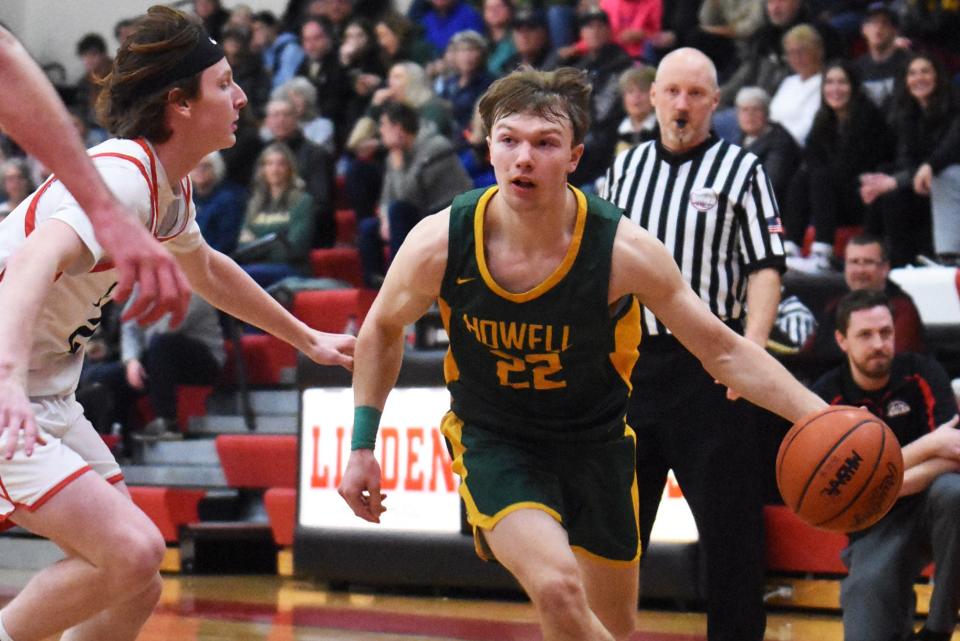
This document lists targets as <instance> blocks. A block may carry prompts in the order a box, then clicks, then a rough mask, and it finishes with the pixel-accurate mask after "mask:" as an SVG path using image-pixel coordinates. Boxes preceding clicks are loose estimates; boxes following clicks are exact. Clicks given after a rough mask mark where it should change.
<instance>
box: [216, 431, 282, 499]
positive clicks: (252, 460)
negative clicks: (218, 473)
mask: <svg viewBox="0 0 960 641" xmlns="http://www.w3.org/2000/svg"><path fill="white" fill-rule="evenodd" d="M216 443H217V455H218V456H219V457H220V464H221V465H222V466H223V474H224V476H225V477H226V479H227V484H228V485H229V486H230V487H234V488H239V489H262V490H265V489H268V488H271V487H289V488H295V487H296V486H297V437H296V436H287V435H273V434H271V435H262V434H221V435H220V436H218V437H217V438H216Z"/></svg>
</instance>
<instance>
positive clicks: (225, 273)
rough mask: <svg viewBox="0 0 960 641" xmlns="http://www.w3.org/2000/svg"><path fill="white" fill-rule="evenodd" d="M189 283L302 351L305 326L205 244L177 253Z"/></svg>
mask: <svg viewBox="0 0 960 641" xmlns="http://www.w3.org/2000/svg"><path fill="white" fill-rule="evenodd" d="M177 259H178V262H179V263H180V266H181V267H182V268H183V271H184V272H185V273H186V275H187V278H188V279H189V281H190V286H191V287H193V289H194V291H195V292H196V293H197V294H199V295H200V296H201V297H202V298H203V299H204V300H206V301H207V302H209V303H210V304H211V305H213V306H214V307H216V308H217V309H220V310H222V311H224V312H226V313H227V314H230V315H231V316H233V317H235V318H238V319H240V320H241V321H243V322H245V323H248V324H250V325H253V326H254V327H258V328H260V329H262V330H263V331H265V332H267V333H269V334H272V335H273V336H276V337H277V338H279V339H280V340H282V341H285V342H287V343H289V344H290V345H293V346H294V347H296V348H297V349H298V350H300V351H303V350H304V348H305V346H306V341H307V329H308V328H307V326H306V325H304V324H303V323H302V322H301V321H299V320H297V319H296V318H295V317H294V316H293V315H291V314H290V313H289V312H288V311H287V310H286V309H284V308H283V306H282V305H280V303H278V302H277V301H276V300H275V299H274V298H273V297H272V296H270V295H269V294H268V293H267V292H265V291H264V290H263V288H262V287H260V285H258V284H257V283H256V281H254V280H253V279H252V278H250V276H249V275H248V274H247V273H246V272H245V271H243V269H241V268H240V266H239V265H237V264H236V263H235V262H233V260H231V259H230V258H227V257H226V256H224V255H223V254H221V253H220V252H218V251H216V250H214V249H212V248H210V247H209V246H208V245H204V246H203V247H202V248H201V249H199V250H197V251H196V252H192V253H191V254H188V255H186V256H178V257H177Z"/></svg>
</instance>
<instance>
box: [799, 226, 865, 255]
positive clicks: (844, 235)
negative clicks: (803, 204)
mask: <svg viewBox="0 0 960 641" xmlns="http://www.w3.org/2000/svg"><path fill="white" fill-rule="evenodd" d="M816 233H817V230H816V228H814V226H813V225H810V226H809V227H807V231H806V232H805V233H804V235H803V247H802V248H801V250H800V253H801V254H803V255H804V256H809V255H810V246H811V245H812V244H813V239H814V236H815V235H816ZM862 233H863V227H859V226H856V225H849V226H846V227H837V231H836V232H834V234H833V255H834V256H836V257H837V258H843V252H844V251H845V250H846V248H847V243H848V242H849V241H850V239H851V238H853V237H854V236H857V235H858V234H862Z"/></svg>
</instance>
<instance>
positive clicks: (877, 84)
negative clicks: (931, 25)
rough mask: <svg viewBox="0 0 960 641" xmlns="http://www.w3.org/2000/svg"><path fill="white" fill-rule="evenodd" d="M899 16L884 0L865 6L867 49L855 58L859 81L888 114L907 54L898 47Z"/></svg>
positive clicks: (876, 103)
mask: <svg viewBox="0 0 960 641" xmlns="http://www.w3.org/2000/svg"><path fill="white" fill-rule="evenodd" d="M899 24H900V23H899V17H898V15H897V12H896V11H895V10H894V8H893V7H892V6H890V5H888V4H886V3H885V2H874V3H872V4H871V5H870V6H869V7H867V12H866V15H865V16H864V18H863V25H862V26H861V27H860V29H861V31H862V32H863V40H864V42H865V43H866V45H867V50H866V52H864V53H863V54H862V55H861V56H860V57H858V58H857V59H856V61H855V65H856V69H857V72H858V73H859V74H860V80H861V81H862V82H863V86H864V89H866V91H867V95H868V96H870V99H871V100H873V103H874V104H875V105H877V107H880V108H881V109H883V110H884V112H885V113H890V112H891V111H892V110H891V109H890V105H891V103H892V102H893V88H894V84H895V82H896V79H897V78H898V77H900V76H901V75H902V74H903V69H904V67H905V66H906V63H907V58H908V57H909V54H908V53H907V51H906V50H905V49H903V48H902V47H899V46H897V35H898V33H897V32H898V25H899Z"/></svg>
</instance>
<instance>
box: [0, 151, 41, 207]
mask: <svg viewBox="0 0 960 641" xmlns="http://www.w3.org/2000/svg"><path fill="white" fill-rule="evenodd" d="M0 175H2V176H3V193H4V195H5V198H4V200H3V202H0V219H3V218H6V217H7V214H9V213H10V212H11V211H13V210H14V209H15V208H16V207H17V205H19V204H20V203H21V202H23V199H24V198H26V197H27V196H29V195H30V194H31V193H32V192H33V190H34V189H36V186H35V185H34V184H33V180H32V179H31V178H30V166H29V165H28V164H27V161H26V160H24V159H23V158H11V159H9V160H7V161H5V162H4V163H3V164H2V165H0Z"/></svg>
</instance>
